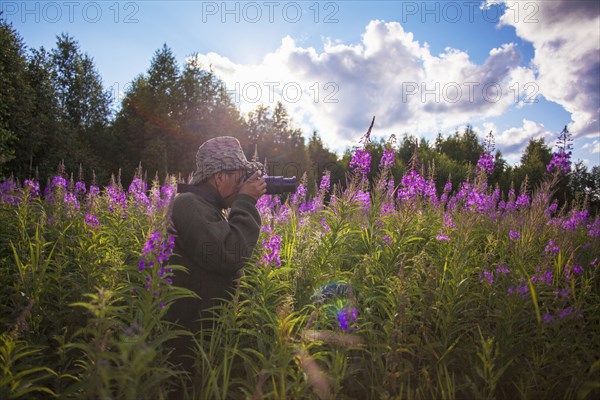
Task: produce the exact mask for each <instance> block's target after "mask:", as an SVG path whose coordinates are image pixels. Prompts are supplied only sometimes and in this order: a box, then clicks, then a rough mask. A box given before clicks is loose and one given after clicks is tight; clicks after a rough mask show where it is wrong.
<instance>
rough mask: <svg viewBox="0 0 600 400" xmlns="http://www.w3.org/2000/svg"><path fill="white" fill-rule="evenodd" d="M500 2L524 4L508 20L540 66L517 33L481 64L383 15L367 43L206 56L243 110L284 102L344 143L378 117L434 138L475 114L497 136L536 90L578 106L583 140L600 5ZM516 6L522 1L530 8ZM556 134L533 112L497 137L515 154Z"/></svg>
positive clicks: (592, 94)
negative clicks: (523, 47) (434, 48)
mask: <svg viewBox="0 0 600 400" xmlns="http://www.w3.org/2000/svg"><path fill="white" fill-rule="evenodd" d="M498 2H503V3H507V4H508V5H509V7H513V8H512V9H509V10H508V11H506V13H505V14H504V16H502V17H501V24H504V25H512V26H514V27H515V28H516V33H517V35H518V36H520V37H522V38H523V39H525V40H527V41H530V42H531V43H532V44H533V47H534V50H535V56H534V58H533V60H532V62H531V64H530V66H523V65H522V60H521V54H520V52H519V51H518V49H517V45H516V44H514V43H505V44H503V45H501V46H499V47H497V48H493V49H491V50H490V51H489V55H488V57H487V58H486V59H485V60H484V61H483V62H482V63H480V64H478V63H476V62H474V61H473V60H472V59H471V58H470V56H469V54H468V53H467V52H465V51H463V50H460V49H454V48H446V49H445V50H444V51H443V52H442V53H441V54H437V55H435V54H432V53H431V51H430V49H429V46H428V45H427V44H426V43H420V42H419V41H417V40H416V39H415V37H414V35H413V34H412V33H411V32H407V31H405V30H404V28H403V26H402V25H401V24H400V23H398V22H384V21H380V20H374V21H371V22H370V23H369V24H368V25H367V26H366V27H365V31H364V33H363V35H362V40H361V42H360V43H351V44H348V43H341V42H340V41H339V40H335V39H328V38H326V39H324V44H323V49H322V50H317V49H315V48H313V47H302V46H300V45H298V43H297V42H296V41H295V40H294V39H293V38H291V37H289V36H288V37H285V38H283V39H282V41H281V44H280V46H279V47H278V48H277V49H276V50H275V51H273V52H271V53H269V54H267V55H266V56H264V58H263V59H262V61H261V62H260V63H259V64H254V65H248V64H236V63H235V62H233V61H231V60H229V59H227V58H226V57H223V56H220V55H219V54H215V53H208V54H206V55H198V56H197V57H198V58H199V59H200V61H201V62H202V64H203V65H205V66H208V65H212V67H213V69H214V70H215V72H216V73H217V74H218V75H219V76H220V77H221V78H222V79H223V80H224V82H225V83H226V84H227V87H228V88H229V89H230V90H231V93H232V94H234V99H237V100H238V101H239V102H238V105H239V106H240V109H241V110H242V112H248V111H251V110H253V109H255V108H256V106H257V105H258V104H259V103H263V104H266V105H270V106H273V105H274V104H275V102H276V101H278V100H282V101H283V102H284V104H285V105H286V107H287V109H288V111H289V113H290V115H291V116H292V118H293V119H294V121H295V122H296V124H297V125H298V126H299V127H301V128H302V129H303V131H304V132H305V133H306V134H307V135H308V134H310V133H311V132H312V130H313V129H318V130H319V133H320V135H321V137H322V138H323V140H324V142H325V143H326V144H327V145H328V146H329V147H330V148H332V149H333V150H336V151H341V150H343V149H344V148H345V147H346V146H350V145H353V144H356V143H357V140H358V138H359V137H360V136H361V135H362V134H363V133H364V131H365V130H366V129H367V127H368V125H369V123H370V121H371V118H372V117H373V116H376V125H375V129H374V132H375V134H376V135H382V136H384V135H389V134H391V133H396V134H402V133H404V132H409V133H411V134H415V135H417V136H422V135H429V137H432V136H433V135H435V133H437V132H453V131H454V130H455V129H456V128H457V127H459V126H460V127H462V126H464V124H465V123H466V122H470V123H473V124H476V125H482V126H483V130H482V131H481V137H482V138H483V137H485V135H486V134H487V133H488V132H489V130H493V131H494V134H495V135H496V132H497V128H496V126H495V125H494V124H491V123H489V122H488V119H490V118H497V117H500V116H503V115H504V114H505V113H506V111H507V110H508V109H509V108H511V107H513V106H515V105H516V106H517V107H523V106H525V104H524V103H523V102H522V101H521V102H520V103H519V100H522V99H523V98H526V97H527V96H531V93H532V88H533V92H535V93H536V94H541V95H543V96H544V97H545V98H547V99H548V100H550V101H553V102H556V103H558V104H560V105H561V106H563V107H564V108H565V110H567V111H568V112H570V113H571V119H572V124H571V125H570V126H569V129H570V131H571V132H573V134H574V137H575V138H580V140H581V141H582V143H587V142H589V141H591V139H592V138H594V139H597V138H599V137H600V129H599V128H598V123H599V122H598V114H599V112H600V107H599V101H600V90H599V87H600V77H599V76H600V61H599V58H600V53H599V49H600V33H599V32H598V29H597V28H598V25H599V24H600V19H599V18H600V16H599V15H600V13H599V12H598V6H592V5H589V4H588V3H590V2H587V1H586V2H578V1H574V2H573V1H566V0H562V1H544V2H539V1H530V2H527V4H528V5H529V6H528V7H530V8H529V9H528V10H527V11H529V13H528V14H527V13H525V12H524V11H526V10H523V2H520V3H517V5H515V4H511V3H510V2H508V1H496V0H493V1H492V0H488V3H498ZM591 3H595V2H591ZM514 7H521V9H520V11H521V12H520V14H519V15H520V17H516V16H515V15H514V10H515V8H514ZM531 7H534V8H533V9H531ZM511 10H512V11H511ZM532 11H536V13H535V14H532ZM511 12H512V14H511ZM535 19H537V21H538V22H537V23H535V22H533V21H534V20H535ZM574 27H575V28H574ZM538 90H539V92H538ZM488 128H489V129H488ZM555 136H556V132H554V133H551V132H549V131H548V130H547V129H546V128H545V127H544V125H542V124H540V123H537V122H534V121H530V120H527V119H525V120H523V123H522V126H520V127H513V128H510V129H506V130H504V131H503V132H501V133H500V134H498V135H496V139H497V142H496V147H497V148H498V149H500V150H501V151H502V152H503V153H504V154H505V156H506V158H507V160H509V162H517V161H518V158H519V154H520V151H521V150H522V148H523V146H524V145H526V143H527V141H528V140H529V139H530V138H539V137H546V138H547V140H546V142H547V143H549V144H551V143H553V139H554V137H555Z"/></svg>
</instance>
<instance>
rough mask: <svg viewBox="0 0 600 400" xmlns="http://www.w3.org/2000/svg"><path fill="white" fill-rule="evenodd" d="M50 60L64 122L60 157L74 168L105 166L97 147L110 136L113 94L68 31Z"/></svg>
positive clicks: (67, 165) (60, 137) (59, 137)
mask: <svg viewBox="0 0 600 400" xmlns="http://www.w3.org/2000/svg"><path fill="white" fill-rule="evenodd" d="M50 59H51V63H52V78H53V81H54V85H55V90H56V98H57V102H58V110H59V113H58V119H59V121H60V130H59V131H56V132H53V134H54V135H56V136H57V143H58V147H57V149H56V150H57V152H58V156H59V157H60V158H61V159H62V160H64V162H65V166H66V167H67V169H68V170H71V171H74V170H77V169H78V168H79V165H81V164H84V165H86V166H87V167H88V168H91V169H95V170H96V169H104V167H105V165H104V162H103V161H104V159H103V157H102V154H98V152H97V151H94V148H95V147H97V144H98V143H102V142H103V140H104V138H105V136H106V128H107V126H108V122H109V118H110V103H111V97H110V93H109V92H108V91H105V90H104V88H103V86H102V79H101V78H100V74H99V73H98V71H96V69H95V66H94V62H93V60H92V58H91V57H90V56H88V55H87V54H85V53H82V52H81V50H80V49H79V44H78V43H77V41H76V40H75V39H74V38H72V37H70V36H68V35H67V34H62V35H60V36H57V42H56V48H54V49H52V50H51V51H50Z"/></svg>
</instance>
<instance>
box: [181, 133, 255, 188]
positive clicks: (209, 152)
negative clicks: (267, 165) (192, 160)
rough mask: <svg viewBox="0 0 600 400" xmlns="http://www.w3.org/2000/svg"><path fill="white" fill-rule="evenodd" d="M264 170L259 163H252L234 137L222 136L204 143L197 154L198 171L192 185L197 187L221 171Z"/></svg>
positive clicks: (194, 175) (193, 177)
mask: <svg viewBox="0 0 600 400" xmlns="http://www.w3.org/2000/svg"><path fill="white" fill-rule="evenodd" d="M240 169H243V170H246V171H247V172H254V171H257V170H262V169H263V165H262V164H261V163H259V162H250V161H248V160H247V159H246V155H245V154H244V151H243V150H242V146H241V145H240V142H239V140H237V139H236V138H234V137H232V136H220V137H216V138H213V139H210V140H207V141H206V142H204V143H202V145H200V147H199V148H198V152H197V153H196V171H195V172H194V174H193V176H192V180H191V182H190V184H192V185H196V184H198V183H200V182H203V181H205V180H206V179H207V178H208V177H210V176H211V175H213V174H216V173H218V172H221V171H235V170H240Z"/></svg>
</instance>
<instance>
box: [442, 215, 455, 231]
mask: <svg viewBox="0 0 600 400" xmlns="http://www.w3.org/2000/svg"><path fill="white" fill-rule="evenodd" d="M444 227H446V228H451V229H456V224H455V223H454V221H452V217H451V216H450V214H448V213H445V214H444Z"/></svg>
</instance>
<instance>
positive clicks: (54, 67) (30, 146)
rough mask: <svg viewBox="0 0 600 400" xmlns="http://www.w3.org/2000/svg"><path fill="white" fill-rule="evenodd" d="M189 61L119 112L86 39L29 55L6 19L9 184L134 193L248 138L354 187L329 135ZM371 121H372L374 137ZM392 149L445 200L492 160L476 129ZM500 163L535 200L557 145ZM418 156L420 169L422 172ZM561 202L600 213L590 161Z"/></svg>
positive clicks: (171, 62) (500, 180)
mask: <svg viewBox="0 0 600 400" xmlns="http://www.w3.org/2000/svg"><path fill="white" fill-rule="evenodd" d="M189 59H190V60H192V61H190V62H188V63H187V64H186V65H183V66H181V65H179V64H178V63H177V59H176V56H175V54H174V53H173V51H172V50H171V49H170V48H169V47H168V46H167V45H166V44H165V45H163V47H161V48H159V49H158V50H156V52H155V53H154V55H153V57H152V59H151V60H150V61H149V67H148V69H147V70H146V71H145V72H142V73H140V74H139V75H138V76H137V77H135V78H134V79H133V81H132V82H131V84H130V85H128V89H127V90H126V91H125V93H123V99H122V101H121V102H120V104H115V103H116V102H115V99H113V98H112V95H111V93H110V91H109V90H108V89H107V88H105V87H104V86H103V83H102V79H101V77H100V74H99V72H98V70H97V69H96V67H95V65H94V61H93V58H92V57H91V56H90V55H88V54H87V53H85V52H84V51H83V50H82V49H80V47H79V45H78V42H77V41H76V40H75V38H73V37H71V36H69V35H67V34H61V35H60V36H58V37H57V39H56V44H55V47H54V48H52V49H49V50H48V49H44V48H39V49H29V48H27V46H26V44H25V43H24V41H23V39H22V37H21V36H20V35H19V33H18V32H17V31H16V30H15V29H14V28H13V27H12V25H11V24H9V23H8V22H6V21H4V20H2V19H1V16H0V179H2V180H4V179H7V178H9V177H11V176H12V177H14V178H15V179H19V180H23V179H31V178H37V179H38V180H39V181H40V183H41V184H42V185H44V183H45V182H46V181H47V180H48V179H50V178H51V177H52V176H53V175H55V174H56V173H57V167H58V166H59V164H61V163H64V171H66V174H67V177H68V176H70V175H74V176H75V177H76V178H77V179H82V180H84V181H87V182H91V181H92V179H94V180H95V182H96V184H98V185H104V184H107V183H108V182H109V180H110V178H111V176H113V175H118V174H120V177H121V179H122V181H123V182H124V184H126V182H128V181H130V180H132V179H133V177H134V175H135V173H136V171H137V170H138V167H139V166H140V165H141V167H142V168H143V170H144V171H146V173H147V175H148V176H147V177H148V178H149V179H152V178H153V177H154V176H155V175H156V176H158V177H159V179H163V178H164V177H165V176H167V174H175V175H179V176H181V177H183V178H186V177H187V176H188V175H189V174H190V173H191V172H192V171H193V169H194V166H195V154H196V150H197V148H198V146H199V145H200V144H201V143H203V142H204V141H205V140H207V139H210V138H212V137H216V136H221V135H231V136H235V137H236V138H238V139H239V140H240V142H241V144H242V147H243V148H244V150H245V151H246V155H247V157H248V158H251V157H253V156H254V154H255V151H256V150H258V157H259V160H260V161H264V160H265V159H266V160H267V168H268V171H267V172H268V173H269V174H270V175H287V176H292V175H295V176H298V177H300V176H302V175H303V174H304V173H306V174H307V177H308V180H310V181H311V182H315V181H317V180H318V178H319V177H320V175H322V173H323V172H324V171H325V170H329V171H331V173H332V181H333V182H336V183H340V184H342V185H344V184H345V174H346V170H347V167H348V163H349V162H350V159H351V155H352V151H353V149H350V148H349V149H347V150H346V151H345V153H344V154H343V155H341V156H338V155H336V154H335V153H334V152H332V151H331V150H330V149H328V148H327V146H326V145H325V144H324V143H323V141H322V140H321V137H320V135H319V133H318V132H316V131H315V132H312V133H307V132H302V131H301V130H300V129H297V128H294V126H293V122H292V121H291V119H290V116H289V115H288V112H287V110H286V109H285V107H284V105H283V104H281V103H277V104H276V105H274V106H273V107H269V106H265V105H259V106H258V107H257V108H256V109H255V110H254V111H252V112H250V113H248V114H247V115H243V114H242V113H241V112H240V111H239V110H238V109H237V107H236V106H235V104H234V103H233V101H232V99H231V97H230V95H229V94H228V92H227V88H226V86H225V84H224V83H223V82H222V81H221V80H220V79H219V77H218V76H217V75H216V74H215V73H214V72H213V71H211V70H209V69H207V68H206V66H203V65H200V64H198V63H197V62H196V61H194V60H195V58H194V57H190V58H189ZM371 117H372V116H370V115H365V128H366V127H367V125H368V122H370V119H371ZM361 133H362V132H361ZM357 136H358V135H357ZM557 136H558V132H557ZM306 137H307V138H308V139H305V138H306ZM385 145H386V143H384V142H383V140H379V141H372V142H370V143H369V144H368V146H369V147H370V149H369V151H370V152H371V154H372V155H373V158H372V160H371V162H372V164H373V167H376V166H377V165H378V163H379V159H380V158H381V155H382V154H383V149H384V147H385ZM393 145H394V147H395V149H396V153H397V157H396V160H395V165H394V167H393V169H392V172H393V174H394V177H395V178H396V182H397V183H398V182H400V179H401V177H402V175H403V173H404V172H405V171H406V169H407V168H408V167H409V165H411V166H412V167H418V168H421V170H422V172H423V173H424V174H429V175H433V176H434V178H435V182H436V186H437V188H438V190H439V191H440V192H441V190H442V188H443V187H444V185H445V184H446V182H447V181H448V179H450V180H451V181H453V182H454V183H455V184H457V183H458V182H462V181H464V180H465V179H468V177H469V176H470V175H472V174H473V173H474V170H475V166H476V165H477V161H478V159H479V156H480V155H481V154H482V153H483V152H484V150H485V149H484V143H483V142H482V141H481V140H480V139H479V138H478V136H477V134H476V133H475V132H474V131H473V129H472V127H471V126H467V127H466V128H465V129H464V130H463V131H460V132H459V131H456V132H451V133H449V134H446V135H443V134H441V133H440V134H438V136H437V138H436V140H435V141H434V142H433V143H432V142H429V141H427V140H425V139H418V138H416V137H415V136H413V135H411V134H410V133H409V132H408V133H402V135H401V136H399V138H398V141H397V143H394V144H393ZM494 155H495V158H494V172H493V174H492V176H491V177H490V179H489V182H490V184H491V185H499V187H500V189H501V191H502V192H503V193H507V192H508V191H509V190H510V189H511V188H514V189H516V190H517V191H520V190H523V189H525V190H531V189H533V188H535V187H536V185H538V184H539V183H540V182H541V181H542V180H543V179H544V177H545V176H547V174H548V172H547V170H546V166H547V165H548V163H549V162H550V160H551V159H552V144H549V143H546V142H545V140H544V139H531V140H530V141H529V143H528V145H527V147H526V149H525V150H524V152H523V154H522V156H521V160H520V163H519V164H517V165H514V166H513V165H509V164H508V163H507V162H506V160H505V159H504V158H503V156H502V153H501V151H499V150H497V151H495V153H494ZM415 156H416V159H417V160H418V161H417V162H416V163H415V162H413V163H411V160H413V161H414V160H415ZM376 170H377V168H371V171H376ZM308 186H309V190H310V184H309V185H308ZM455 187H456V186H455ZM557 198H558V200H559V201H561V202H571V201H574V200H575V201H578V202H583V201H584V200H585V199H586V198H587V201H588V206H590V208H591V209H593V210H597V208H598V205H599V204H600V167H599V166H594V167H593V168H592V169H591V171H588V169H587V167H586V166H585V165H584V164H583V163H582V162H577V163H575V164H574V165H573V166H572V169H571V172H570V174H568V175H567V176H566V177H564V178H563V179H562V181H561V182H560V183H559V185H558V187H557Z"/></svg>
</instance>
